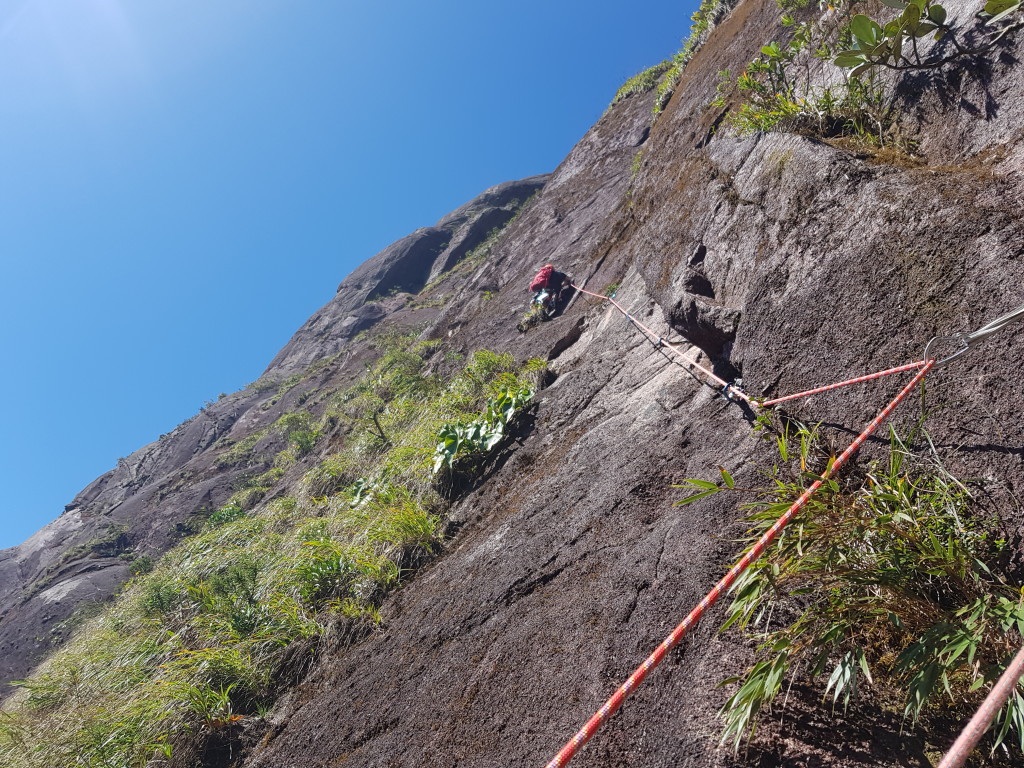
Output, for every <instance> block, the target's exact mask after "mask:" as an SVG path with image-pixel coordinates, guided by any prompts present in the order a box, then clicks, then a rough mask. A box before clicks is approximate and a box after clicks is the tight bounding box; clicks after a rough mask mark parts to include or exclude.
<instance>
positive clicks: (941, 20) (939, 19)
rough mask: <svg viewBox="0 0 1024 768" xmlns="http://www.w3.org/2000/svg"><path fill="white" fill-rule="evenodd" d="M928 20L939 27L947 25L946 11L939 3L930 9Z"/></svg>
mask: <svg viewBox="0 0 1024 768" xmlns="http://www.w3.org/2000/svg"><path fill="white" fill-rule="evenodd" d="M928 18H929V19H931V20H932V21H933V22H935V23H936V24H938V25H942V24H945V23H946V9H945V8H943V7H942V6H941V5H939V4H938V3H932V5H930V6H929V7H928Z"/></svg>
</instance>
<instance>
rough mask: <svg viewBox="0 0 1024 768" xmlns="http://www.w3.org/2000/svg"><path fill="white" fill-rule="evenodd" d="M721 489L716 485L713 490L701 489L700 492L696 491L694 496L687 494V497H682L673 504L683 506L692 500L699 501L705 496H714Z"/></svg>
mask: <svg viewBox="0 0 1024 768" xmlns="http://www.w3.org/2000/svg"><path fill="white" fill-rule="evenodd" d="M720 490H721V488H718V487H715V490H713V491H701V492H700V493H695V494H693V495H692V496H687V497H686V498H685V499H681V500H679V501H677V502H675V504H673V505H672V506H675V507H681V506H683V505H684V504H689V503H690V502H692V501H697V500H698V499H703V498H704V497H705V496H714V495H715V494H716V493H718V492H719V491H720Z"/></svg>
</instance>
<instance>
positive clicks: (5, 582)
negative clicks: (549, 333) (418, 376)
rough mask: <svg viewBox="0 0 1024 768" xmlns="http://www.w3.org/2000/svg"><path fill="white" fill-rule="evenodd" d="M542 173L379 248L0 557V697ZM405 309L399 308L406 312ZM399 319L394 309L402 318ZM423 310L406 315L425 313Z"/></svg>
mask: <svg viewBox="0 0 1024 768" xmlns="http://www.w3.org/2000/svg"><path fill="white" fill-rule="evenodd" d="M547 178H548V177H547V176H533V177H531V178H528V179H524V180H522V181H513V182H507V183H504V184H499V185H497V186H495V187H492V188H490V189H488V190H486V191H485V192H483V193H482V194H481V195H479V196H478V197H476V198H474V199H473V200H471V201H470V202H468V203H466V204H465V205H463V206H462V207H461V208H458V209H457V210H455V211H453V212H452V213H451V214H449V215H448V216H445V217H444V218H443V219H442V220H441V221H440V222H438V224H437V226H435V227H427V228H423V229H420V230H417V231H416V232H414V233H413V234H411V235H409V236H408V237H405V238H403V239H402V240H399V241H398V242H397V243H394V244H393V245H391V246H389V247H388V248H386V249H385V250H384V251H382V252H381V253H379V254H377V255H376V256H375V257H373V258H372V259H370V260H369V261H367V262H366V263H364V264H363V265H362V266H360V267H359V268H358V269H356V270H355V272H353V273H352V274H351V275H349V277H347V278H346V279H345V280H344V281H343V282H342V284H341V285H340V286H339V288H338V294H337V297H336V298H335V299H334V300H333V301H331V302H330V303H329V304H328V305H327V306H325V307H324V308H323V309H321V310H320V311H319V312H318V313H317V314H316V315H314V316H313V317H312V318H311V319H310V320H309V322H308V323H306V325H305V326H303V328H301V329H300V330H299V331H298V333H296V335H295V338H294V339H293V340H292V341H291V342H289V344H288V345H287V346H286V347H285V348H284V349H283V350H282V351H281V353H280V354H279V355H278V356H277V357H276V358H275V359H274V360H273V361H272V362H271V364H270V366H269V367H268V368H267V371H266V372H265V373H264V376H263V378H262V379H261V380H260V381H259V382H257V384H255V385H253V386H250V387H249V388H248V389H246V390H243V391H242V392H238V393H236V394H233V395H230V396H228V397H225V398H222V399H221V400H219V401H217V402H216V403H212V404H210V405H209V406H207V407H206V408H204V409H203V411H202V412H200V413H199V414H198V415H196V416H195V417H193V418H192V419H190V420H189V421H187V422H185V423H184V424H182V425H181V426H179V427H178V428H177V429H175V430H174V431H173V432H170V433H169V434H166V435H163V436H162V437H161V438H160V439H159V440H158V441H157V442H155V443H151V444H150V445H147V446H145V447H144V448H141V449H139V450H138V451H136V452H135V453H134V454H132V455H131V456H129V457H127V458H126V459H124V460H122V461H121V463H120V464H119V466H118V467H117V468H116V469H114V470H112V471H111V472H108V473H107V474H106V475H104V476H102V477H100V478H99V479H97V480H96V481H95V482H93V483H92V484H91V485H90V486H89V487H88V488H86V489H85V490H83V491H82V492H81V493H79V494H78V495H77V496H76V497H75V498H74V500H73V501H72V502H71V503H70V504H69V505H68V506H67V508H66V509H65V512H64V514H63V515H62V516H61V517H59V518H58V519H57V520H55V521H54V522H53V523H51V524H50V525H48V526H46V527H45V528H43V529H42V530H41V531H39V532H38V533H36V534H35V535H34V536H32V537H31V538H30V539H29V540H28V541H26V542H25V543H24V544H22V545H20V546H18V547H13V548H10V549H6V550H2V551H0V698H2V696H3V694H4V693H6V691H7V689H8V686H7V685H6V683H8V682H10V681H11V680H17V679H20V678H23V677H25V676H26V675H27V674H28V673H29V671H30V670H31V669H32V667H33V666H34V665H35V664H36V663H37V662H38V661H39V660H41V659H42V658H43V657H45V655H46V654H47V653H48V652H49V651H50V650H52V649H53V648H54V647H55V646H57V645H59V644H60V643H61V642H62V641H63V640H64V639H66V637H67V636H68V634H69V632H70V631H71V630H72V629H73V628H74V625H75V624H76V623H77V621H78V620H79V619H80V618H81V617H82V616H83V615H84V614H88V613H89V612H90V611H92V610H93V606H94V605H95V604H97V603H102V602H105V601H107V600H109V599H110V598H111V597H112V596H113V595H114V594H115V593H116V591H117V589H118V587H120V585H121V584H122V583H124V581H125V580H126V579H127V578H128V577H129V562H130V560H129V558H132V557H136V556H141V555H146V556H158V555H159V554H160V553H162V552H164V551H166V550H167V548H168V547H170V546H173V545H174V544H175V543H177V542H178V541H180V540H181V538H182V537H183V536H185V535H188V534H189V533H190V532H192V531H193V530H194V528H195V526H196V524H197V521H200V520H201V519H202V516H203V515H204V514H205V513H207V512H209V511H210V510H213V509H216V508H217V507H219V506H221V505H223V504H224V503H225V502H226V501H227V500H228V498H229V497H230V496H231V494H232V493H233V490H234V487H235V485H236V481H238V480H239V479H241V478H244V477H246V476H250V475H252V473H253V472H254V471H259V470H266V469H269V467H270V464H269V461H268V460H267V458H266V457H270V456H272V455H273V452H275V451H276V450H279V449H280V448H281V447H282V444H283V441H282V439H281V438H280V437H279V436H275V435H273V434H270V435H267V436H266V437H265V439H263V440H262V441H261V443H259V444H258V445H257V450H256V451H255V453H254V455H253V456H251V457H243V458H241V459H240V460H239V461H232V460H228V459H226V457H225V456H224V454H225V452H226V451H227V450H229V449H230V447H231V446H232V445H233V444H234V443H236V442H237V441H238V440H240V439H243V438H245V437H246V436H248V435H251V434H253V433H254V432H259V431H261V430H267V429H268V428H269V427H270V426H271V425H273V423H274V422H275V421H276V420H277V419H278V418H279V417H280V416H281V415H282V414H285V413H289V412H291V411H294V410H295V409H296V407H297V406H296V403H297V402H302V401H303V400H304V399H305V398H306V397H308V393H309V392H311V391H316V390H318V389H320V388H322V387H324V386H328V383H330V384H331V385H338V384H340V383H342V382H344V381H347V380H350V379H351V377H352V376H353V375H358V374H359V372H360V365H361V363H360V360H361V359H362V357H361V356H360V353H359V351H358V350H351V349H349V350H347V351H348V354H347V355H346V356H345V357H344V359H338V360H335V362H334V364H333V365H330V364H329V365H324V366H323V368H322V369H321V370H320V371H319V372H314V373H313V374H310V375H307V376H300V378H301V379H302V380H301V381H298V382H296V383H292V382H288V383H286V384H284V386H285V387H286V388H287V391H284V392H282V391H280V390H281V386H282V382H286V381H287V380H288V377H289V376H293V375H295V374H296V372H300V373H301V372H302V371H304V370H305V369H306V368H307V367H308V366H309V365H310V364H311V363H313V362H315V361H320V362H321V364H322V362H323V360H324V358H330V357H331V356H336V355H337V354H338V353H339V352H340V351H341V350H343V349H346V345H347V344H348V342H350V341H351V339H352V338H353V337H355V336H356V335H357V334H358V333H359V332H360V331H363V330H366V329H367V328H370V327H372V326H373V325H374V324H376V323H377V322H379V321H381V320H382V319H384V318H386V317H388V316H389V315H392V314H395V313H396V312H398V311H399V310H400V309H402V308H404V306H405V304H406V298H408V297H409V292H415V291H419V290H420V289H422V288H423V286H424V285H425V284H426V283H427V281H428V280H429V279H430V277H431V275H433V274H435V273H436V272H438V271H440V270H443V269H446V268H447V267H446V265H448V264H449V263H450V262H452V261H453V260H454V261H458V260H459V259H461V258H462V257H464V256H465V255H466V254H467V253H469V252H470V251H472V249H474V248H476V247H478V246H480V245H481V244H482V243H483V242H484V241H485V240H486V239H487V237H488V235H489V233H490V232H491V231H492V230H493V229H494V228H495V227H498V228H500V227H501V226H503V225H504V224H507V223H508V221H509V220H511V219H512V217H513V216H515V214H516V212H517V211H518V210H519V209H520V208H521V207H522V205H523V204H524V203H525V202H526V201H527V200H528V199H529V198H530V197H531V196H532V195H534V194H535V193H536V192H537V191H538V190H539V189H541V188H542V187H543V186H544V183H545V181H546V180H547ZM413 312H414V310H413V311H408V312H406V314H407V315H412V314H413ZM400 314H401V313H400ZM429 314H430V313H429V312H422V311H421V312H420V313H419V315H418V316H415V317H412V319H411V321H410V322H415V321H416V320H418V318H419V317H423V316H429Z"/></svg>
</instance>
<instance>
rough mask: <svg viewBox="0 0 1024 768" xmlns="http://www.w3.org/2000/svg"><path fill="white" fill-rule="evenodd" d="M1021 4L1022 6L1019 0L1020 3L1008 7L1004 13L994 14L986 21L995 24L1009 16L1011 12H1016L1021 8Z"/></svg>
mask: <svg viewBox="0 0 1024 768" xmlns="http://www.w3.org/2000/svg"><path fill="white" fill-rule="evenodd" d="M1020 6H1021V4H1020V3H1019V2H1018V3H1014V4H1013V5H1012V6H1010V7H1009V8H1007V9H1006V10H1005V11H1003V12H1002V13H997V14H996V15H995V16H993V17H992V18H991V19H989V20H988V21H987V22H985V23H986V24H995V23H996V22H998V21H1002V20H1003V19H1005V18H1006V17H1007V16H1009V15H1010V14H1011V13H1016V12H1017V10H1018V9H1019V8H1020Z"/></svg>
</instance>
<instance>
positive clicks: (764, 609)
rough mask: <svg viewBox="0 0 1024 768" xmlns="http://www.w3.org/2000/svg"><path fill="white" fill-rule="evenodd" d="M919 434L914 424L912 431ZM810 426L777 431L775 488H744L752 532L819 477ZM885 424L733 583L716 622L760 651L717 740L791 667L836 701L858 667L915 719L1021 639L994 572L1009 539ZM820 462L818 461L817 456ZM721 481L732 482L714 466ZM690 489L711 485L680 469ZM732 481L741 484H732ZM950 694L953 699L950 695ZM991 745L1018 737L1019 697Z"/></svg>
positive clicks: (966, 699)
mask: <svg viewBox="0 0 1024 768" xmlns="http://www.w3.org/2000/svg"><path fill="white" fill-rule="evenodd" d="M912 437H915V438H917V439H920V440H922V441H923V442H925V443H927V442H929V441H928V438H927V436H926V435H925V434H924V433H922V432H916V433H914V434H913V435H912ZM816 441H817V434H816V430H813V429H807V428H804V427H798V428H796V429H788V428H787V429H783V430H781V432H780V433H779V434H778V436H777V445H778V447H779V452H780V456H781V458H782V460H783V461H784V462H788V461H790V460H793V461H796V462H798V467H799V469H798V470H797V471H795V472H789V471H788V470H787V469H786V468H785V467H782V468H780V467H779V466H778V465H776V467H775V468H774V469H773V470H772V472H771V473H770V481H771V487H770V488H769V489H766V490H763V491H762V490H746V491H745V492H746V493H748V494H752V495H754V496H755V501H753V502H752V503H751V504H750V505H749V507H748V509H749V512H748V516H747V517H748V520H749V522H750V525H751V529H750V538H751V541H754V540H756V539H757V538H760V536H761V535H762V534H763V533H764V531H766V530H767V529H768V528H769V527H770V526H772V525H773V524H774V523H775V521H776V520H777V519H778V517H779V516H781V514H782V513H783V512H785V511H786V510H787V509H789V507H790V505H791V504H792V503H793V501H795V499H796V498H797V497H798V496H799V495H800V494H801V493H802V492H803V490H804V485H805V484H806V483H807V482H808V481H809V480H811V479H816V477H817V472H819V471H821V470H822V469H823V468H824V464H823V463H821V462H820V460H819V461H817V462H816V461H815V452H816V451H817V448H816ZM909 442H910V441H908V440H904V439H902V438H901V437H900V436H899V435H898V434H897V433H896V432H895V431H891V432H890V447H889V455H888V458H887V459H886V460H885V461H884V462H877V463H875V464H873V465H872V466H871V467H870V469H869V470H868V471H867V472H866V473H865V474H864V475H863V476H861V477H859V478H858V477H853V478H851V479H849V480H847V481H839V480H836V479H835V478H833V479H830V480H828V481H826V483H825V484H824V485H823V486H822V488H821V490H820V491H819V492H818V493H817V494H816V495H815V496H814V497H812V499H811V500H810V501H809V502H808V504H807V505H806V506H805V507H804V509H803V510H802V511H801V512H800V513H799V514H798V515H797V516H796V517H795V518H794V519H793V520H792V521H791V522H790V524H789V526H788V527H787V529H786V530H784V531H783V532H782V533H781V534H780V536H779V538H778V539H777V540H776V544H775V545H773V547H771V548H769V550H768V551H767V552H766V553H765V554H764V555H763V556H762V557H761V558H760V559H759V560H758V561H756V562H755V563H753V564H752V565H751V567H750V568H749V569H748V570H747V571H746V572H745V573H744V574H743V575H742V576H741V577H740V578H739V579H738V580H737V581H736V583H735V585H734V587H733V591H732V595H733V599H732V604H731V606H730V607H729V610H728V617H727V619H726V621H725V623H724V625H723V630H724V629H727V628H729V627H736V628H739V629H741V630H744V631H746V632H748V633H751V634H752V635H753V636H754V637H755V638H756V639H757V640H758V641H759V645H758V651H757V661H756V662H755V663H754V665H753V666H752V667H751V668H750V669H748V670H747V672H746V673H745V674H743V675H741V676H740V677H737V678H732V679H730V680H728V681H726V682H729V683H731V682H738V683H740V686H739V688H738V689H736V691H735V692H734V693H733V694H732V696H731V697H730V698H729V700H728V701H727V702H726V704H725V706H724V707H723V708H722V712H721V714H722V716H723V718H724V720H725V731H724V733H723V741H732V742H733V744H734V746H736V747H738V746H739V744H740V742H741V741H742V739H743V738H744V736H745V735H749V734H751V733H753V729H754V726H755V724H756V721H757V717H758V714H759V712H760V711H761V710H762V709H763V708H764V707H766V706H768V705H770V704H771V702H772V701H773V700H774V699H775V697H776V696H777V695H778V693H779V691H780V690H781V687H782V684H783V682H784V681H785V679H786V678H787V677H796V676H802V677H807V678H810V679H811V680H821V681H823V689H824V690H823V693H824V695H825V696H829V697H830V698H831V700H832V702H833V704H836V703H838V702H839V701H840V700H842V702H843V705H844V707H845V706H846V705H847V704H848V702H849V701H850V699H851V698H852V697H853V696H855V695H856V693H857V691H858V688H859V686H860V684H861V680H862V679H863V680H864V681H866V682H867V683H868V684H872V685H874V686H875V687H877V688H879V689H880V690H892V691H893V692H896V691H902V695H903V697H904V701H905V707H904V713H905V715H906V717H908V718H910V719H913V720H915V721H916V720H917V719H918V718H919V717H920V716H921V714H922V713H923V712H924V711H925V710H926V709H927V708H928V707H929V706H930V705H931V702H932V701H933V699H934V698H936V696H937V695H938V694H941V693H948V694H949V695H950V697H951V699H952V700H953V701H955V702H959V703H960V704H959V706H960V708H962V709H964V710H965V713H968V714H969V711H973V708H975V707H976V705H977V704H978V703H979V700H980V696H981V694H980V693H979V692H978V689H979V688H980V687H982V686H984V685H986V684H988V683H990V682H992V681H993V680H994V679H995V678H997V677H998V675H999V674H1000V673H1001V671H1002V669H1003V668H1004V667H1005V665H1006V663H1007V661H1008V660H1009V658H1010V657H1011V656H1012V655H1013V652H1014V651H1015V650H1016V649H1017V648H1019V646H1020V644H1021V634H1022V632H1024V599H1022V596H1021V591H1020V590H1019V589H1018V588H1016V587H1012V586H1010V584H1009V583H1008V581H1007V575H1006V574H1005V573H1002V572H1001V571H1000V563H1001V562H1002V561H1001V558H1000V555H1001V553H1002V551H1003V549H1004V547H1005V542H1004V541H1003V540H1002V538H1001V537H999V536H998V534H997V533H996V532H995V531H996V528H995V523H994V521H992V520H990V519H987V518H985V517H984V516H983V515H981V514H980V512H979V511H978V508H977V506H976V505H975V503H974V500H973V498H972V494H971V492H970V490H969V489H968V487H967V486H966V485H964V484H963V483H961V482H959V481H958V480H956V479H955V478H953V477H952V476H951V475H950V474H949V473H948V472H947V471H946V470H945V469H944V468H943V467H942V466H941V465H940V464H938V463H936V460H935V459H934V458H933V459H931V460H926V459H924V458H922V457H920V456H918V455H917V454H915V453H914V452H913V451H911V450H910V448H909V447H908V443H909ZM816 464H817V466H815V465H816ZM723 479H724V481H725V482H724V485H725V486H726V487H730V486H732V487H734V483H733V481H732V478H731V477H730V476H729V475H728V474H727V473H725V472H724V470H723ZM687 487H690V488H692V489H694V490H696V491H697V493H695V494H694V495H693V496H691V497H690V498H689V499H687V501H689V500H692V499H694V498H700V497H702V496H706V495H709V494H713V493H717V492H718V491H719V490H720V487H719V485H718V484H716V483H710V482H708V481H694V480H691V481H688V483H687ZM736 490H739V489H736ZM945 706H946V707H948V706H949V702H947V703H946V704H945ZM1001 717H1002V720H1001V723H1002V725H1001V726H1000V730H998V731H997V733H996V735H995V738H994V747H993V748H995V747H996V746H999V745H1000V744H1001V743H1003V742H1004V740H1006V739H1009V738H1011V737H1012V739H1013V741H1014V742H1015V744H1017V746H1018V747H1020V748H1024V732H1021V729H1020V728H1019V727H1018V724H1020V723H1021V722H1022V717H1024V699H1022V698H1021V697H1020V696H1019V695H1018V696H1016V697H1014V698H1012V699H1011V700H1010V702H1009V704H1008V705H1007V706H1006V708H1004V711H1003V713H1002V715H1001Z"/></svg>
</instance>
